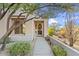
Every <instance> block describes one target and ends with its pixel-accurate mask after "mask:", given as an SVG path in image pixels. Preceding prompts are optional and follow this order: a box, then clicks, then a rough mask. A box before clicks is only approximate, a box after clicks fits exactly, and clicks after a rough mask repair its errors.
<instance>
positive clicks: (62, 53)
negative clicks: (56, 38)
mask: <svg viewBox="0 0 79 59" xmlns="http://www.w3.org/2000/svg"><path fill="white" fill-rule="evenodd" d="M52 51H53V53H54V55H55V56H67V52H66V51H65V50H64V49H63V48H62V47H60V46H58V45H53V46H52Z"/></svg>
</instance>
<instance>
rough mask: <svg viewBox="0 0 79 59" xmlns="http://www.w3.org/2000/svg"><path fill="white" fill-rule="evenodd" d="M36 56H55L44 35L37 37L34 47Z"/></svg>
mask: <svg viewBox="0 0 79 59" xmlns="http://www.w3.org/2000/svg"><path fill="white" fill-rule="evenodd" d="M33 55H34V56H53V53H52V51H51V48H50V46H49V45H48V43H47V42H46V40H45V39H44V38H43V37H37V38H36V41H35V45H34V49H33Z"/></svg>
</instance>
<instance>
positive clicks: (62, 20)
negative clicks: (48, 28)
mask: <svg viewBox="0 0 79 59" xmlns="http://www.w3.org/2000/svg"><path fill="white" fill-rule="evenodd" d="M65 15H66V14H65V13H60V14H58V16H57V17H56V18H54V20H56V21H57V24H58V25H59V26H64V25H65ZM74 15H75V19H76V24H78V25H79V12H77V13H75V14H74ZM52 21H53V20H52ZM52 21H50V19H49V22H48V24H49V23H50V22H52Z"/></svg>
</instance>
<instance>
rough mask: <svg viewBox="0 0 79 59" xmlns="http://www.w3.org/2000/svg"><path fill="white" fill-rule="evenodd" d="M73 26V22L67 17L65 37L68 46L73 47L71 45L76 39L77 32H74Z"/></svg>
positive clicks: (74, 24)
mask: <svg viewBox="0 0 79 59" xmlns="http://www.w3.org/2000/svg"><path fill="white" fill-rule="evenodd" d="M75 26H76V23H75V20H74V19H71V18H70V17H68V19H67V21H66V37H67V39H68V40H69V45H70V46H73V44H74V43H75V42H76V40H77V39H78V32H77V31H76V30H75V29H76V27H75Z"/></svg>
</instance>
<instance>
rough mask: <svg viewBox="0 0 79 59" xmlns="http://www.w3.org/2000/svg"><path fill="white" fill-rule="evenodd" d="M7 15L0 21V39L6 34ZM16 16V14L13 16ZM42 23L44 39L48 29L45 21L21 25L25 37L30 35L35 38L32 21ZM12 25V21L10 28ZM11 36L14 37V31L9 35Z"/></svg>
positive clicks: (40, 19)
mask: <svg viewBox="0 0 79 59" xmlns="http://www.w3.org/2000/svg"><path fill="white" fill-rule="evenodd" d="M8 15H9V13H7V14H6V15H5V17H4V18H3V20H1V21H0V38H1V37H2V36H3V35H4V34H5V33H6V32H7V28H6V26H7V25H6V24H7V17H8ZM14 15H17V14H14ZM38 20H39V21H44V27H43V28H44V31H43V34H44V37H45V36H47V28H48V20H47V19H42V18H39V19H33V20H30V21H28V22H26V23H25V24H23V32H24V33H25V35H28V34H30V35H32V36H35V24H34V21H38ZM12 24H13V21H10V26H11V25H12ZM11 35H15V33H14V31H13V32H12V33H11ZM11 35H10V36H11Z"/></svg>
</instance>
